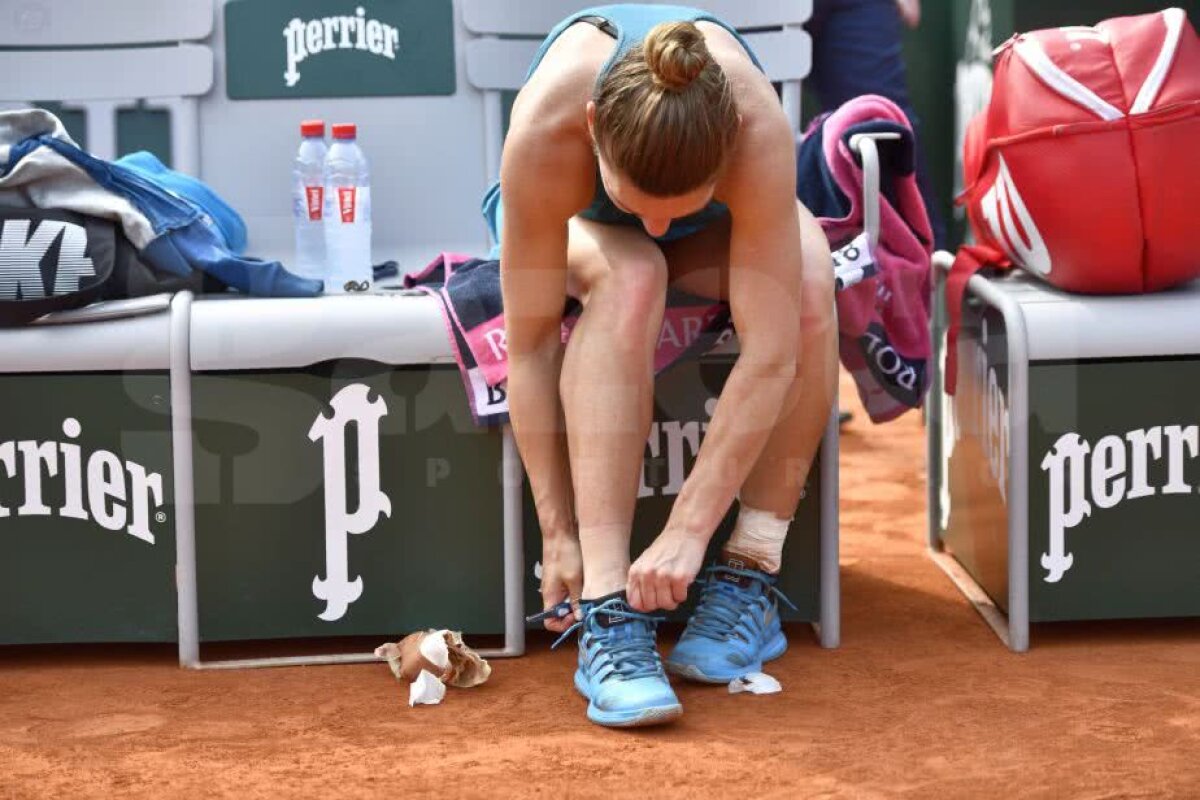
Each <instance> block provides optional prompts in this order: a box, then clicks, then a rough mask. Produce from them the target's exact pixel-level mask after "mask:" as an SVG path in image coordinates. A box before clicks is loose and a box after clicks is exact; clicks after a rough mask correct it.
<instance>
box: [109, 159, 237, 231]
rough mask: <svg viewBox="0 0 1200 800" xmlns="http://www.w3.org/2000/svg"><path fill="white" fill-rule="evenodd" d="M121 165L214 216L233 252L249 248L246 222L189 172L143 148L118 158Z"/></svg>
mask: <svg viewBox="0 0 1200 800" xmlns="http://www.w3.org/2000/svg"><path fill="white" fill-rule="evenodd" d="M116 163H117V164H119V165H120V166H122V167H125V168H126V169H129V170H132V171H134V172H137V173H139V174H140V175H142V177H144V178H146V179H148V180H150V181H151V182H152V183H155V184H157V185H158V186H161V187H162V188H164V189H166V190H167V191H170V192H173V193H174V194H177V195H181V196H182V197H183V198H184V199H186V200H187V201H188V202H190V203H192V205H195V206H197V207H199V208H200V209H202V210H203V211H204V213H206V214H208V216H210V217H212V220H213V222H214V223H216V226H217V230H219V231H220V233H221V237H222V238H223V239H224V240H225V245H226V246H227V247H228V248H229V249H230V250H232V251H233V252H234V253H238V254H241V253H244V252H246V223H245V222H243V221H242V217H241V215H239V214H238V213H237V212H236V211H234V210H233V208H231V207H230V206H229V204H228V203H226V202H225V201H224V200H222V199H221V198H220V197H217V194H216V192H214V191H213V190H212V189H210V188H209V187H208V186H207V185H206V184H204V183H201V182H200V181H198V180H196V179H195V178H193V177H192V176H190V175H185V174H183V173H182V172H176V171H174V170H172V169H168V168H167V167H166V166H165V165H164V164H163V163H162V162H161V161H159V160H158V159H157V158H156V157H155V156H154V154H153V153H148V152H146V151H145V150H142V151H140V152H137V153H131V154H129V155H127V156H125V157H124V158H119V159H117V161H116Z"/></svg>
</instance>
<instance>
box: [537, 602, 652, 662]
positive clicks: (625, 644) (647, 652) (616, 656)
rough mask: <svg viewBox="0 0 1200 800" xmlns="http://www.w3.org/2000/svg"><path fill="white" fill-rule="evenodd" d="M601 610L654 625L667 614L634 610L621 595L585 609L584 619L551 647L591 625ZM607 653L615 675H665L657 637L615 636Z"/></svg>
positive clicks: (625, 618) (607, 648)
mask: <svg viewBox="0 0 1200 800" xmlns="http://www.w3.org/2000/svg"><path fill="white" fill-rule="evenodd" d="M601 613H603V614H609V615H611V616H614V617H617V618H619V619H624V620H640V621H641V622H645V623H648V624H649V625H650V626H651V627H653V626H655V625H657V624H658V623H660V622H662V621H664V620H665V619H666V617H656V616H653V615H651V614H642V613H640V612H637V611H634V610H633V609H631V608H629V606H628V605H626V604H625V601H623V600H622V599H621V598H619V597H614V598H613V599H611V600H606V601H605V602H603V603H601V604H600V605H597V606H592V607H591V608H589V609H588V610H587V611H585V612H584V615H583V619H582V620H580V621H579V622H576V623H575V624H574V625H572V626H571V627H569V628H567V629H566V630H565V631H563V634H562V636H559V637H558V640H557V641H555V642H554V644H552V645H551V646H550V649H552V650H553V649H554V648H556V647H558V646H559V645H560V644H562V643H563V642H565V641H566V640H567V639H568V638H570V636H571V634H573V633H575V631H577V630H578V629H579V628H581V627H583V626H584V625H585V624H587V622H588V620H590V619H591V618H592V616H594V615H596V614H601ZM604 652H605V654H606V655H607V656H608V659H609V664H610V665H611V667H612V674H615V675H618V676H620V677H621V678H624V679H627V680H632V679H634V678H652V677H654V676H656V675H660V674H662V662H661V661H660V659H659V657H658V650H657V649H656V648H655V646H654V637H653V636H641V635H637V634H634V635H631V636H629V637H628V638H625V639H623V640H618V639H616V637H615V636H614V637H611V639H610V641H608V642H607V643H606V644H605V646H604Z"/></svg>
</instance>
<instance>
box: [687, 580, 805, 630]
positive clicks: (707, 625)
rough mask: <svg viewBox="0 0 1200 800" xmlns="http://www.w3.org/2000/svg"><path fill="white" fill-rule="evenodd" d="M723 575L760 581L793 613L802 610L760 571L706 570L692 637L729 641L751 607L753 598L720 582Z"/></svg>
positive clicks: (730, 585) (736, 588)
mask: <svg viewBox="0 0 1200 800" xmlns="http://www.w3.org/2000/svg"><path fill="white" fill-rule="evenodd" d="M721 575H730V576H734V577H740V578H749V579H750V580H753V581H756V582H757V583H759V584H761V585H762V587H763V590H764V591H765V592H766V594H767V595H768V596H770V597H775V598H777V599H779V600H782V601H783V603H784V604H785V605H787V606H788V608H790V609H792V610H793V611H797V610H798V609H797V608H796V606H795V604H794V603H792V601H791V600H789V599H788V597H787V595H785V594H784V593H783V592H781V591H779V589H777V588H775V586H774V585H772V583H771V582H770V580H769V579H768V578H767V576H765V575H764V574H763V573H761V572H758V571H756V570H750V569H735V568H733V567H725V566H720V565H716V566H712V567H709V568H708V569H707V570H706V576H705V580H704V590H703V592H702V593H701V595H700V603H699V604H698V605H697V606H696V613H695V614H693V615H692V618H691V620H690V621H689V622H688V631H689V632H690V633H694V634H697V635H699V636H703V637H705V638H706V639H715V640H717V641H725V640H726V639H728V638H729V636H730V634H732V633H733V632H734V630H735V629H736V628H737V626H738V623H739V622H740V621H741V619H742V613H743V612H744V611H745V609H746V605H747V603H748V602H750V601H751V600H752V599H753V595H751V594H749V593H747V592H743V591H739V589H738V587H736V586H735V585H734V584H732V583H729V582H728V581H722V580H718V579H717V578H718V577H719V576H721Z"/></svg>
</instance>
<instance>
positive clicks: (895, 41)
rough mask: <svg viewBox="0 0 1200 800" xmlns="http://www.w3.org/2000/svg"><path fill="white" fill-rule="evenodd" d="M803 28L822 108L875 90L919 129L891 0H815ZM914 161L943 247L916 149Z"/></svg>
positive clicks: (938, 214)
mask: <svg viewBox="0 0 1200 800" xmlns="http://www.w3.org/2000/svg"><path fill="white" fill-rule="evenodd" d="M807 28H808V31H809V33H811V34H812V37H813V64H812V74H811V75H810V76H809V82H811V84H812V85H813V87H814V88H815V89H816V92H817V97H818V99H819V100H820V101H821V107H822V108H823V109H825V110H827V111H832V110H834V109H836V108H838V107H839V106H841V105H842V104H843V103H845V102H846V101H847V100H851V99H853V98H855V97H858V96H859V95H864V94H878V95H882V96H883V97H886V98H887V99H889V100H891V101H892V102H893V103H895V104H896V105H898V106H900V108H901V110H903V111H904V115H905V116H907V117H908V121H909V122H910V123H911V124H912V126H913V130H914V131H915V130H918V128H919V127H920V120H919V119H918V118H917V114H916V111H915V110H914V108H913V105H912V100H911V99H910V98H909V95H908V78H907V75H906V73H905V68H904V52H903V47H902V43H903V39H904V22H903V20H901V19H900V12H899V10H898V9H897V8H896V3H895V0H816V3H815V4H814V7H813V16H812V19H811V20H810V21H809V23H808V25H807ZM916 159H917V185H918V186H919V187H920V189H921V197H922V198H923V199H924V200H925V207H926V209H927V210H928V212H929V222H930V224H931V226H932V227H933V235H934V240H935V242H936V243H937V246H938V247H944V246H945V239H946V227H945V222H944V220H943V219H942V215H941V206H940V205H939V203H938V199H937V195H936V193H935V192H934V190H933V186H932V185H931V184H930V182H929V174H928V170H927V169H926V168H925V163H924V156H923V155H922V153H921V151H920V148H919V147H918V149H917V154H916Z"/></svg>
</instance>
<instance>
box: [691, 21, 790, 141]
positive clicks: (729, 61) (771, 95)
mask: <svg viewBox="0 0 1200 800" xmlns="http://www.w3.org/2000/svg"><path fill="white" fill-rule="evenodd" d="M697 27H699V28H700V30H701V31H703V33H704V41H705V44H707V45H708V49H709V52H710V53H712V55H713V58H714V59H716V61H717V63H718V64H720V65H721V69H722V70H723V71H724V72H725V76H726V78H728V80H729V84H730V86H731V87H732V89H733V93H734V97H735V98H737V104H738V112H739V113H740V114H741V115H742V116H743V117H749V118H751V119H752V120H758V118H760V117H767V118H772V119H776V120H778V121H782V122H784V123H785V124H786V122H787V118H786V117H785V116H784V115H783V110H782V108H781V107H780V105H779V96H778V95H777V94H776V93H775V87H774V86H772V85H771V82H770V81H769V80H767V76H766V75H764V74H763V72H762V70H760V69H759V68H758V67H757V66H756V65H755V64H754V61H752V60H751V58H750V55H749V54H748V53H747V52H746V48H745V47H744V46H743V45H742V43H741V42H740V41H739V40H738V38H737V37H736V36H734V35H733V34H732V33H730V32H729V31H728V30H726V29H725V28H723V27H722V26H720V25H718V24H716V23H715V22H704V21H701V22H699V23H697Z"/></svg>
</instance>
